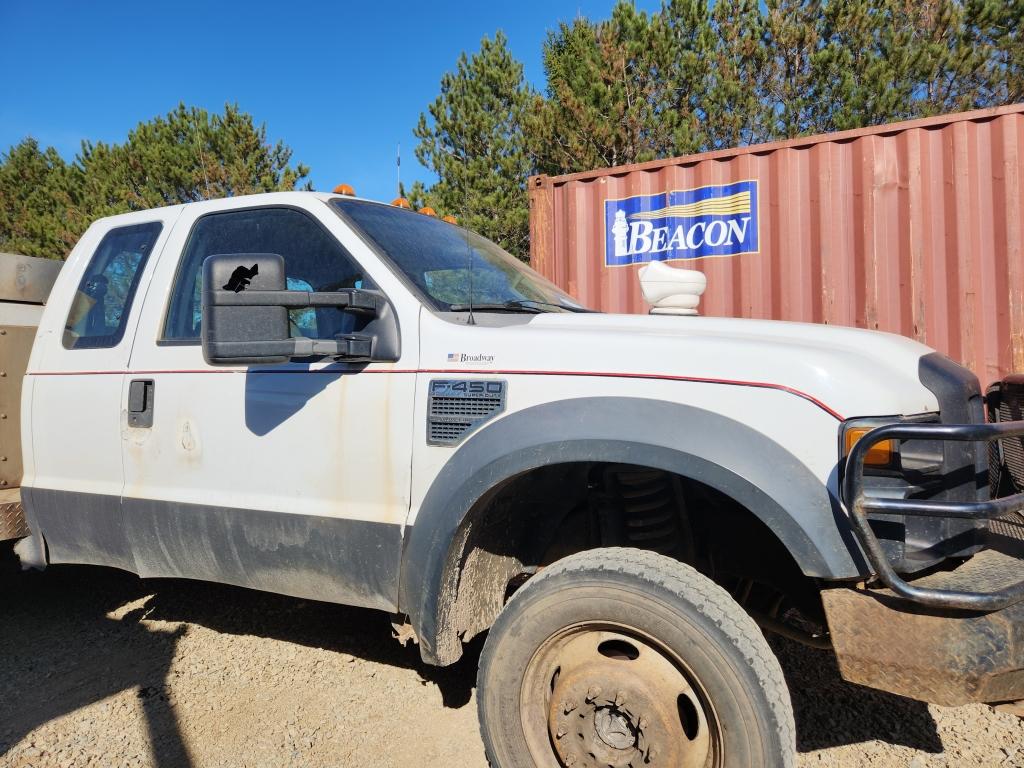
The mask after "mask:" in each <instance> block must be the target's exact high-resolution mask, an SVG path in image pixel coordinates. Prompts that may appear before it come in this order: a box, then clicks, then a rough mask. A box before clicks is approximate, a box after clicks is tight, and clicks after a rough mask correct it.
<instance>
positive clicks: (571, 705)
mask: <svg viewBox="0 0 1024 768" xmlns="http://www.w3.org/2000/svg"><path fill="white" fill-rule="evenodd" d="M562 709H563V710H564V711H565V714H569V713H570V712H572V711H573V710H574V709H576V702H575V701H573V700H572V699H566V700H565V701H563V702H562Z"/></svg>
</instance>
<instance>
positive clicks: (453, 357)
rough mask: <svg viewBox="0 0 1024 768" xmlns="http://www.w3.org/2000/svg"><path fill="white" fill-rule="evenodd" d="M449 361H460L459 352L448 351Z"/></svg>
mask: <svg viewBox="0 0 1024 768" xmlns="http://www.w3.org/2000/svg"><path fill="white" fill-rule="evenodd" d="M448 362H449V363H457V362H459V353H458V352H449V353H448Z"/></svg>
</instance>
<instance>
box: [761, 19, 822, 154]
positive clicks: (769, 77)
mask: <svg viewBox="0 0 1024 768" xmlns="http://www.w3.org/2000/svg"><path fill="white" fill-rule="evenodd" d="M823 1H824V0H766V7H767V14H766V18H765V44H766V46H767V50H768V64H767V69H768V71H767V73H766V83H767V84H766V86H765V89H766V101H767V103H768V106H769V107H770V109H771V111H772V114H773V116H774V128H773V130H771V131H770V132H769V134H770V135H771V136H772V137H773V138H779V139H782V138H791V137H793V136H799V135H801V134H807V133H811V132H813V127H814V123H813V120H812V117H811V114H810V113H811V109H812V106H813V103H814V102H813V97H812V86H813V75H812V70H811V61H812V58H813V56H814V54H815V52H816V51H817V50H818V47H819V32H818V19H819V17H820V15H821V8H822V2H823Z"/></svg>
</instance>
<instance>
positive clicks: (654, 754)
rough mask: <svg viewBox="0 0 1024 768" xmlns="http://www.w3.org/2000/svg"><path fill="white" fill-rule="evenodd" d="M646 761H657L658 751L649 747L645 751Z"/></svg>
mask: <svg viewBox="0 0 1024 768" xmlns="http://www.w3.org/2000/svg"><path fill="white" fill-rule="evenodd" d="M647 759H648V760H657V759H658V750H656V749H655V748H654V747H651V748H650V749H649V750H647Z"/></svg>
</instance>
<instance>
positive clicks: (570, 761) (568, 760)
mask: <svg viewBox="0 0 1024 768" xmlns="http://www.w3.org/2000/svg"><path fill="white" fill-rule="evenodd" d="M565 764H566V765H576V755H574V754H573V753H572V752H570V753H569V754H568V755H566V756H565Z"/></svg>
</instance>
